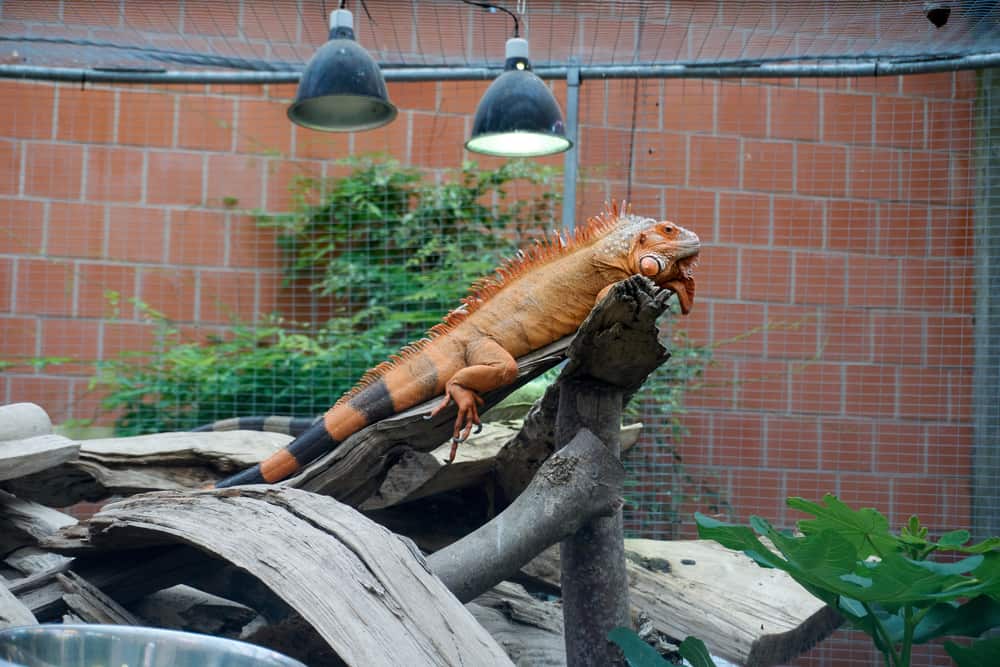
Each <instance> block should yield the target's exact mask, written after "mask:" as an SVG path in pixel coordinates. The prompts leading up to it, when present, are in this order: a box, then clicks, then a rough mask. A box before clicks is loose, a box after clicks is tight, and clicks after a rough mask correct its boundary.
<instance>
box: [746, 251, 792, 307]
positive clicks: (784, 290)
mask: <svg viewBox="0 0 1000 667" xmlns="http://www.w3.org/2000/svg"><path fill="white" fill-rule="evenodd" d="M740 275H741V283H742V284H741V285H740V296H741V297H742V298H743V299H747V300H751V301H777V302H784V303H787V302H788V301H789V300H790V297H791V291H792V289H791V288H792V255H791V253H790V252H787V251H784V250H774V249H769V250H764V249H760V250H757V249H753V248H742V249H741V250H740Z"/></svg>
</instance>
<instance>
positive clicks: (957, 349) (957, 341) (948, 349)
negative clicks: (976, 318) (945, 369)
mask: <svg viewBox="0 0 1000 667" xmlns="http://www.w3.org/2000/svg"><path fill="white" fill-rule="evenodd" d="M973 329H974V322H973V319H972V318H971V317H969V316H967V315H959V316H939V315H933V314H932V315H928V316H927V348H926V349H927V352H926V354H927V365H928V366H952V367H955V366H957V367H962V368H971V367H972V363H973V357H974V345H973Z"/></svg>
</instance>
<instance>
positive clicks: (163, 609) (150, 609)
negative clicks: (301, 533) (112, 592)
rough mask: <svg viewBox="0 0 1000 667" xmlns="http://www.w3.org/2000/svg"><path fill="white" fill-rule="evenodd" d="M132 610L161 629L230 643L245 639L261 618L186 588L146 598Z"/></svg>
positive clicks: (252, 611) (210, 595) (226, 601)
mask: <svg viewBox="0 0 1000 667" xmlns="http://www.w3.org/2000/svg"><path fill="white" fill-rule="evenodd" d="M130 609H131V611H132V612H133V613H135V614H137V615H138V616H141V617H142V618H144V619H146V620H147V621H149V623H151V624H152V625H155V626H156V627H158V628H170V629H172V630H183V631H187V632H201V633H204V634H209V635H214V636H216V637H228V638H230V639H240V638H242V637H243V636H244V629H246V627H247V626H248V625H249V624H250V623H251V622H253V621H254V620H255V619H257V618H259V616H258V614H257V612H255V611H254V610H253V609H250V608H249V607H247V606H245V605H242V604H238V603H236V602H232V601H231V600H227V599H225V598H221V597H219V596H217V595H212V594H211V593H206V592H204V591H200V590H198V589H196V588H192V587H191V586H187V585H184V584H180V585H178V586H171V587H170V588H167V589H165V590H162V591H157V592H155V593H152V594H150V595H147V596H146V597H144V598H142V599H141V600H139V601H138V602H136V603H134V604H132V605H131V607H130Z"/></svg>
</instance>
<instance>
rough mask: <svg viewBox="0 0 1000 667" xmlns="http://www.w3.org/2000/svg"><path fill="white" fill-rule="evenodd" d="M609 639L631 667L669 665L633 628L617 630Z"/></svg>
mask: <svg viewBox="0 0 1000 667" xmlns="http://www.w3.org/2000/svg"><path fill="white" fill-rule="evenodd" d="M608 639H609V640H611V641H613V642H614V643H615V644H617V645H618V648H620V649H621V650H622V653H623V654H624V655H625V659H626V660H628V664H629V665H631V667H664V666H665V665H668V664H669V663H667V661H666V660H664V659H663V656H661V655H660V654H659V653H657V652H656V649H654V648H653V647H652V646H650V645H649V644H647V643H646V642H644V641H642V639H640V637H639V635H637V634H636V633H635V631H633V630H632V629H631V628H624V627H618V628H615V629H613V630H612V631H611V632H609V633H608ZM695 667H697V666H695ZM713 667H714V665H713Z"/></svg>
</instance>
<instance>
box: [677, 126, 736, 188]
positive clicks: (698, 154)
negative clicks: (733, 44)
mask: <svg viewBox="0 0 1000 667" xmlns="http://www.w3.org/2000/svg"><path fill="white" fill-rule="evenodd" d="M690 155H691V166H690V168H689V170H688V185H690V186H693V187H704V188H731V189H736V188H738V187H739V181H740V161H741V160H740V157H741V152H740V142H739V140H738V139H726V138H721V137H703V136H699V135H693V136H691V138H690Z"/></svg>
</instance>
